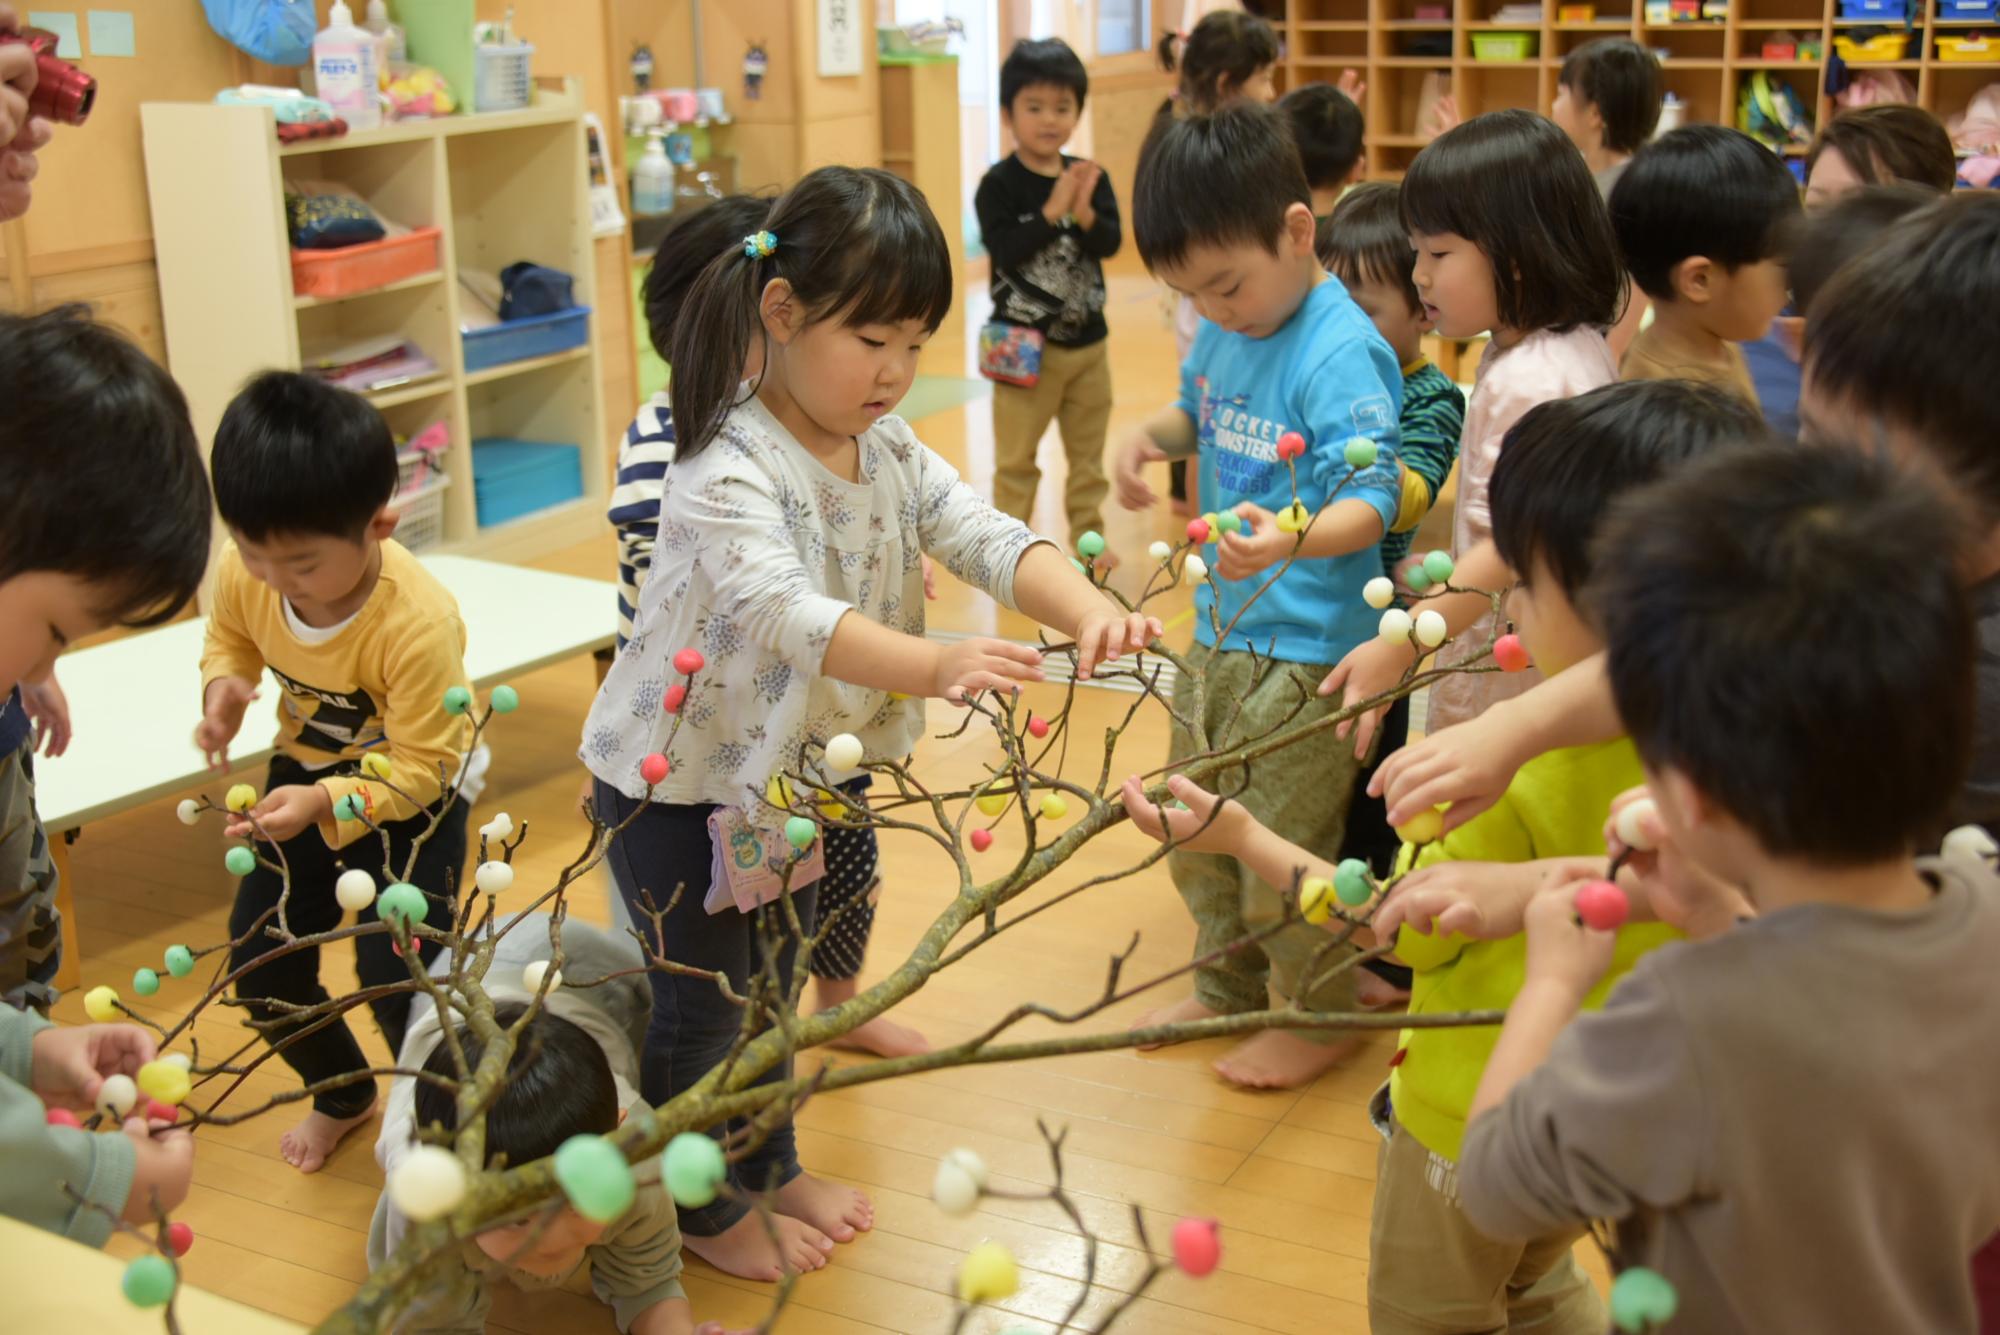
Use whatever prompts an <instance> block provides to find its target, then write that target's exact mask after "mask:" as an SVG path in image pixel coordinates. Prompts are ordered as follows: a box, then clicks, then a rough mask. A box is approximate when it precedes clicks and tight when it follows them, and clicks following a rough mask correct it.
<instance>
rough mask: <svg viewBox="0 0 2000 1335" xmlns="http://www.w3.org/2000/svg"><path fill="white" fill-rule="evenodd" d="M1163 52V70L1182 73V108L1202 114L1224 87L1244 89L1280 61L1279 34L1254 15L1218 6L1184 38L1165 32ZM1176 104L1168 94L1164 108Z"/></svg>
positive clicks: (1217, 101) (1212, 106)
mask: <svg viewBox="0 0 2000 1335" xmlns="http://www.w3.org/2000/svg"><path fill="white" fill-rule="evenodd" d="M1158 54H1159V57H1160V68H1161V69H1163V70H1165V71H1166V72H1167V73H1169V74H1172V73H1174V72H1175V71H1176V70H1178V71H1179V72H1180V85H1179V88H1178V90H1177V92H1176V97H1178V99H1179V101H1180V110H1181V111H1182V112H1185V113H1187V114H1188V115H1195V116H1198V115H1203V114H1205V113H1207V112H1211V111H1214V110H1215V109H1216V108H1217V107H1218V106H1220V105H1221V104H1222V102H1223V97H1224V94H1223V89H1224V88H1225V87H1227V88H1241V87H1242V86H1243V85H1244V84H1246V83H1248V82H1250V80H1252V79H1254V78H1256V77H1257V71H1258V70H1261V69H1263V68H1264V67H1265V66H1266V65H1275V64H1277V63H1278V54H1279V52H1278V33H1277V30H1276V29H1274V28H1273V27H1272V26H1271V25H1270V24H1268V23H1266V22H1264V20H1262V19H1260V18H1258V17H1257V16H1256V15H1254V14H1246V13H1244V12H1243V11H1242V10H1237V9H1218V10H1215V11H1213V12H1211V13H1208V14H1204V15H1203V16H1202V19H1201V22H1199V23H1197V24H1195V25H1194V31H1193V32H1191V33H1189V34H1188V35H1187V38H1186V40H1185V41H1184V40H1182V38H1181V35H1180V34H1179V33H1175V32H1169V33H1165V34H1163V35H1162V36H1161V38H1160V44H1159V47H1158ZM1173 105H1174V99H1172V98H1169V99H1168V101H1167V105H1166V106H1165V107H1163V108H1161V110H1162V111H1166V110H1169V109H1171V108H1172V107H1173Z"/></svg>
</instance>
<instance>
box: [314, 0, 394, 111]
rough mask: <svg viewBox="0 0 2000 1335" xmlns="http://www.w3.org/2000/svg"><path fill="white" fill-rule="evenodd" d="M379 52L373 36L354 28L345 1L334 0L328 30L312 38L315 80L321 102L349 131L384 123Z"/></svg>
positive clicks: (325, 29)
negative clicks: (342, 121) (377, 64)
mask: <svg viewBox="0 0 2000 1335" xmlns="http://www.w3.org/2000/svg"><path fill="white" fill-rule="evenodd" d="M376 50H377V44H376V39H375V37H374V35H373V34H371V33H368V32H365V31H363V30H362V29H360V28H357V27H355V26H354V15H353V13H352V12H351V11H350V10H349V9H348V8H347V3H346V0H333V9H332V11H331V12H329V13H328V14H327V18H326V27H324V28H322V29H321V30H320V31H319V33H318V35H317V36H315V37H314V38H313V81H314V83H315V85H316V86H317V87H318V89H319V97H320V100H321V101H323V102H325V103H326V104H327V105H328V106H330V107H332V108H333V114H334V115H336V116H338V117H340V118H341V119H342V120H344V121H346V122H347V128H348V129H350V130H372V129H374V128H375V127H376V126H378V125H380V124H381V123H382V104H381V101H380V96H379V94H380V89H381V82H380V79H379V76H378V71H377V69H376V64H375V56H376Z"/></svg>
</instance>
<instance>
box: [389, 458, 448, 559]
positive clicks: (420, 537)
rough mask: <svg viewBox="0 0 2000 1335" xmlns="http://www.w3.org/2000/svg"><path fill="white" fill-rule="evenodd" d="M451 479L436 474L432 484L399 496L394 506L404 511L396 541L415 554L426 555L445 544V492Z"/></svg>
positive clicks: (430, 482)
mask: <svg viewBox="0 0 2000 1335" xmlns="http://www.w3.org/2000/svg"><path fill="white" fill-rule="evenodd" d="M450 485H451V479H450V478H448V477H446V476H445V475H444V474H443V473H439V472H433V473H432V474H431V478H430V481H429V482H426V483H425V484H424V485H423V486H421V487H418V488H417V489H416V490H415V491H409V492H397V493H396V499H395V500H394V501H393V502H391V504H393V505H394V506H395V507H396V508H397V509H398V510H400V511H402V514H403V517H402V520H401V522H399V523H398V524H397V525H396V541H397V542H400V543H402V544H403V546H404V547H405V548H407V549H408V550H410V551H413V552H427V551H430V550H431V549H432V548H433V547H437V546H439V545H441V544H442V543H443V542H444V490H445V488H446V487H449V486H450Z"/></svg>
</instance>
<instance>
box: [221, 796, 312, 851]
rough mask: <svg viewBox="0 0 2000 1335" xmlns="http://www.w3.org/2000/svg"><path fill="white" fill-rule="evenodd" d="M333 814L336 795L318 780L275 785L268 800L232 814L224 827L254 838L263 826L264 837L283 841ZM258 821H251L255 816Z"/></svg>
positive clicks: (235, 835)
mask: <svg viewBox="0 0 2000 1335" xmlns="http://www.w3.org/2000/svg"><path fill="white" fill-rule="evenodd" d="M332 814H333V798H332V796H330V795H329V794H328V793H327V791H326V789H324V788H322V787H320V786H319V785H318V784H316V783H293V784H287V785H285V786H284V787H283V788H273V789H272V790H271V791H270V792H268V793H266V794H264V800H263V801H261V802H259V803H258V804H257V805H256V806H254V807H251V808H250V810H249V811H247V812H245V813H244V814H243V815H240V816H237V815H232V816H230V818H229V823H228V824H227V825H226V826H224V827H223V833H224V834H225V835H227V836H228V837H229V838H231V839H254V838H257V837H258V834H257V831H258V828H259V827H262V829H263V832H264V833H263V836H262V837H263V838H265V839H268V840H270V841H271V842H272V843H274V844H280V843H283V842H284V841H285V840H287V839H289V838H291V837H292V836H293V835H295V834H297V833H299V832H300V831H301V830H308V829H311V828H312V827H313V826H314V825H317V824H318V823H319V822H320V821H322V820H325V819H326V818H327V817H329V816H331V815H332ZM253 816H254V817H256V824H255V825H252V824H251V820H250V818H251V817H253Z"/></svg>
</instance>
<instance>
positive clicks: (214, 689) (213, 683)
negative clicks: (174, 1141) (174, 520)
mask: <svg viewBox="0 0 2000 1335" xmlns="http://www.w3.org/2000/svg"><path fill="white" fill-rule="evenodd" d="M209 458H210V469H211V471H212V473H213V475H214V482H215V499H216V507H217V509H218V510H220V512H221V514H222V520H223V522H224V523H225V524H227V525H228V526H229V533H230V537H231V538H232V539H233V540H234V542H233V545H232V546H230V547H228V548H225V549H224V551H223V553H222V555H221V558H220V560H219V561H218V563H217V565H216V571H215V584H214V595H213V602H212V605H211V606H210V608H209V616H208V642H207V645H206V647H205V648H204V650H203V653H202V664H201V676H202V721H201V726H200V727H198V728H197V729H196V730H195V742H196V744H197V745H198V746H200V747H201V749H202V751H203V753H204V754H205V755H206V756H207V757H208V758H209V762H210V764H211V765H213V766H214V767H215V768H217V769H218V770H221V769H226V768H227V764H228V750H229V743H230V740H231V739H232V738H234V737H235V736H236V733H237V731H238V729H240V728H241V727H242V726H243V713H244V710H245V709H246V708H247V707H248V706H249V704H250V702H251V701H252V700H254V699H256V698H257V682H258V679H259V678H260V676H261V675H262V673H263V670H264V669H265V668H267V667H268V668H269V669H270V670H271V675H272V676H274V677H276V678H277V679H278V682H279V684H280V685H281V687H282V688H283V694H282V695H281V697H280V699H279V702H278V717H279V723H280V725H281V731H280V737H279V742H278V753H277V755H275V756H273V757H272V759H271V770H270V782H269V785H268V786H267V787H266V789H265V792H264V796H263V799H262V800H261V801H260V802H258V803H257V804H256V806H254V807H253V808H252V809H251V810H250V812H249V813H248V815H247V816H236V817H232V818H231V820H230V822H229V826H228V834H229V836H230V837H231V838H248V837H253V836H254V834H255V830H254V829H253V826H252V824H251V818H252V817H254V818H255V821H256V826H257V828H260V829H261V832H262V838H263V839H265V840H268V841H270V842H269V843H260V844H259V846H258V852H259V854H260V855H261V857H262V860H263V862H266V863H276V862H277V861H278V856H277V855H278V853H280V852H282V854H283V859H284V865H286V866H287V867H288V868H289V870H290V874H291V885H292V893H291V896H290V898H289V899H287V900H286V902H285V917H286V923H287V925H288V926H289V927H290V929H291V931H292V933H293V935H294V936H306V935H309V934H311V933H315V932H324V931H329V930H331V929H332V928H334V927H337V926H339V924H340V914H341V910H340V906H339V905H338V904H337V903H336V902H335V899H334V895H333V886H334V881H335V880H336V879H338V878H339V876H340V875H341V873H342V872H344V871H348V870H354V869H359V870H362V871H366V872H367V873H369V875H370V876H371V877H373V878H374V880H375V883H376V887H377V889H378V890H379V889H380V888H382V887H383V886H386V885H388V884H390V883H393V882H396V881H404V880H407V881H409V882H411V883H412V884H414V885H416V886H418V887H419V888H421V889H422V890H423V891H424V892H425V893H426V894H427V895H429V896H431V915H432V916H433V918H435V917H437V916H438V915H440V914H442V913H446V912H448V911H449V908H450V904H451V900H450V895H451V893H452V892H453V891H454V890H455V889H456V887H457V884H458V880H459V875H460V872H461V871H462V870H463V867H464V863H465V846H466V837H465V808H464V806H463V805H461V804H457V803H454V804H453V805H452V807H451V808H450V809H449V810H448V811H446V812H445V813H444V816H443V819H442V820H441V821H439V823H438V827H437V829H436V831H435V832H433V833H432V834H431V835H430V837H429V839H427V840H426V841H425V842H424V843H423V846H422V847H421V848H420V849H418V850H417V855H416V863H415V867H414V869H412V868H411V866H410V854H411V850H412V848H413V847H414V846H415V845H416V842H417V840H418V838H419V837H420V836H421V835H423V834H424V832H425V831H426V830H428V829H429V828H430V825H431V821H432V817H433V814H434V813H435V812H436V810H437V808H438V805H439V804H440V803H441V801H442V800H443V796H444V793H443V789H442V786H441V784H440V781H439V775H440V773H443V774H445V775H448V776H455V775H456V774H457V772H458V768H459V765H460V764H461V763H462V759H463V756H464V753H465V747H466V743H467V742H468V740H469V738H470V731H471V730H470V727H469V725H468V723H467V721H466V719H465V718H464V717H463V716H462V715H463V712H464V711H463V710H460V711H459V714H457V715H454V714H453V713H451V712H449V711H448V710H447V709H446V707H445V693H446V692H447V691H448V690H450V689H451V688H453V687H463V686H464V685H465V681H466V676H465V624H464V622H462V621H461V620H460V619H459V615H458V603H457V600H455V599H454V598H453V597H452V596H451V594H450V592H449V591H448V590H446V589H445V588H444V586H443V585H441V584H439V583H438V582H437V581H436V580H435V579H433V578H432V577H431V576H430V574H429V573H428V572H427V571H425V570H424V568H423V567H422V566H421V565H420V564H419V563H418V562H417V559H416V558H415V557H413V556H411V555H410V554H409V552H407V551H405V550H404V549H403V548H402V547H401V546H400V545H399V544H397V543H395V542H392V541H389V535H390V534H391V533H393V532H394V531H395V528H396V519H397V515H396V512H395V511H394V510H392V509H390V502H391V500H392V498H393V497H394V495H395V491H396V446H395V441H394V440H393V439H392V438H391V436H390V434H389V427H388V425H387V423H385V422H384V421H383V420H382V417H381V414H379V413H377V412H376V411H375V409H374V408H373V407H371V406H370V405H369V404H368V403H367V402H365V401H364V400H362V399H361V398H359V397H357V396H355V395H353V394H349V393H347V392H346V391H344V390H338V389H335V388H333V387H332V386H330V385H327V384H325V383H323V382H321V381H318V380H315V379H313V378H311V377H310V376H304V375H299V374H297V373H294V372H279V371H273V372H269V373H266V374H264V375H261V376H259V377H257V378H256V379H255V380H253V381H251V382H250V384H249V385H247V386H246V387H245V388H244V390H243V392H242V393H241V394H239V395H237V396H236V399H235V400H234V402H232V403H231V404H230V405H229V409H228V411H227V412H225V413H224V414H223V417H222V424H221V426H220V427H219V428H218V429H217V431H216V436H215V447H214V449H213V450H212V451H211V453H210V456H209ZM375 757H380V758H381V759H380V760H378V759H375ZM364 759H367V760H368V762H369V766H368V768H369V769H372V770H374V771H375V772H376V774H377V775H380V774H382V771H381V768H380V767H381V765H382V764H383V762H385V761H386V763H387V770H386V782H381V781H377V779H376V778H373V777H370V776H369V775H368V773H367V772H366V771H364V769H363V766H362V761H363V760H364ZM395 790H400V793H401V794H408V795H409V796H410V797H413V798H415V799H416V801H417V802H420V803H422V804H424V805H422V806H419V805H416V804H414V803H413V802H411V801H410V800H408V799H407V798H406V797H404V796H401V795H399V792H398V791H395ZM357 807H358V808H359V810H360V812H361V813H362V814H363V815H365V816H366V819H357V818H352V817H348V818H343V816H344V814H345V813H348V812H351V811H353V810H354V809H355V808H357ZM371 822H372V823H373V825H375V826H376V827H378V828H379V829H380V830H381V831H384V832H386V833H387V835H388V843H389V852H388V857H387V858H386V859H385V858H384V852H383V839H382V837H381V835H380V834H378V833H375V832H374V831H372V830H371V829H370V828H369V826H370V823H371ZM273 843H274V844H276V845H277V846H278V847H277V849H275V850H274V849H273V848H272V847H271V844H273ZM283 888H284V884H283V880H282V878H281V877H280V875H279V874H278V873H277V872H276V871H274V870H272V869H271V868H270V867H269V866H265V865H259V866H258V867H257V868H256V869H254V870H253V871H252V872H251V873H250V874H249V875H247V876H245V877H244V878H243V880H242V883H241V884H240V885H239V886H238V887H237V891H236V907H235V909H234V911H233V912H232V913H231V915H230V922H229V932H230V936H231V938H232V939H235V940H236V941H237V942H238V945H237V946H236V948H235V950H234V952H233V953H232V957H231V959H230V967H231V968H232V969H241V968H243V967H244V966H245V965H248V964H251V963H253V962H255V961H256V960H257V959H259V958H260V957H262V956H264V955H266V954H267V953H269V952H270V951H272V950H273V949H274V948H275V947H276V946H277V945H278V941H277V939H276V938H275V937H274V936H272V935H270V934H269V932H268V931H267V930H264V929H262V928H259V929H258V930H256V931H253V930H252V929H253V928H257V927H258V924H259V920H260V919H268V922H267V923H266V926H267V927H275V926H276V923H277V914H276V913H275V912H274V910H275V909H276V908H277V907H278V903H279V898H280V896H281V893H282V891H283ZM359 920H360V921H361V922H364V923H367V922H373V921H375V920H376V914H375V906H374V905H373V904H371V905H369V906H368V907H367V908H365V909H363V910H361V913H360V915H359ZM354 946H355V963H356V969H357V972H358V973H359V974H360V978H361V985H362V986H363V987H364V988H367V987H377V986H382V985H385V984H389V983H394V982H398V981H400V980H403V979H407V978H408V977H409V969H408V966H407V965H405V964H404V962H403V961H402V960H400V959H398V958H397V957H396V955H395V952H394V943H393V942H392V941H391V939H390V938H389V937H388V936H387V935H386V934H383V933H371V934H369V935H366V936H361V937H357V938H355V943H354ZM420 949H421V951H422V953H423V955H424V958H425V959H426V960H428V959H429V958H430V956H432V955H433V954H435V953H436V951H437V946H436V944H435V943H426V944H425V945H423V946H422V947H420ZM236 993H237V995H238V996H239V997H241V998H243V999H244V1000H246V1001H249V1002H250V1003H251V1005H250V1007H249V1010H250V1014H251V1015H252V1016H253V1017H254V1018H256V1019H259V1020H271V1019H276V1018H279V1017H280V1016H282V1015H284V1014H286V1013H288V1012H289V1010H290V1007H283V1006H272V1005H269V1004H265V1003H268V1002H273V1001H277V1002H285V1003H290V1006H291V1007H298V1006H310V1005H313V1004H315V1003H318V1002H322V1001H325V1000H326V999H327V992H326V989H325V988H323V987H322V986H321V985H320V981H319V952H318V951H317V950H302V951H295V952H292V953H290V954H287V955H283V956H280V957H278V958H276V959H273V960H271V961H270V962H269V963H267V964H264V965H262V966H261V967H258V968H254V969H251V970H250V971H249V972H248V973H246V974H244V975H243V977H242V979H241V980H240V981H239V982H238V983H237V986H236ZM370 1008H371V1009H372V1010H373V1011H374V1012H375V1019H376V1022H377V1023H378V1024H379V1025H381V1027H382V1033H383V1036H384V1037H385V1038H386V1039H387V1040H388V1045H389V1050H390V1051H391V1052H394V1051H396V1050H397V1049H398V1048H399V1047H400V1046H401V1045H402V1041H403V1030H404V1028H405V1026H406V1024H407V1022H408V1019H409V1011H410V996H409V994H407V993H403V994H399V995H395V996H390V997H384V998H382V999H380V1000H377V1001H373V1002H371V1003H370ZM306 1027H307V1026H306V1025H303V1024H302V1025H298V1026H280V1027H277V1028H272V1029H266V1030H265V1031H264V1033H265V1037H266V1038H267V1039H268V1040H270V1041H271V1042H273V1043H274V1044H275V1043H278V1042H281V1041H285V1040H289V1042H288V1043H287V1045H286V1046H285V1047H284V1048H283V1049H282V1050H281V1051H282V1055H283V1056H284V1058H285V1061H286V1062H287V1063H289V1064H290V1066H291V1067H292V1069H293V1070H295V1071H297V1072H298V1073H299V1076H300V1078H301V1079H302V1080H304V1081H305V1083H306V1085H307V1086H308V1087H314V1086H319V1085H322V1084H323V1083H325V1082H328V1081H335V1082H338V1083H336V1084H335V1085H334V1086H333V1087H330V1088H325V1089H320V1090H318V1092H316V1093H315V1094H314V1095H313V1100H312V1111H311V1112H310V1113H308V1114H307V1115H306V1118H305V1120H304V1121H302V1122H301V1123H300V1124H299V1125H298V1126H297V1127H295V1128H294V1129H292V1130H291V1131H288V1132H286V1133H285V1136H284V1138H283V1140H282V1141H281V1142H280V1149H281V1151H282V1152H283V1154H284V1156H285V1159H286V1161H287V1162H289V1163H291V1164H292V1166H294V1167H295V1168H297V1169H299V1170H300V1171H301V1172H306V1173H310V1172H314V1171H316V1170H317V1169H318V1168H319V1167H320V1166H321V1165H322V1164H323V1163H324V1162H325V1161H326V1156H327V1155H328V1154H330V1153H331V1152H332V1150H333V1148H334V1146H335V1145H337V1144H338V1143H339V1142H340V1138H341V1137H342V1136H343V1135H345V1134H346V1133H347V1132H348V1131H349V1130H351V1129H352V1128H353V1127H354V1126H356V1125H358V1124H359V1123H360V1122H362V1121H365V1120H366V1119H367V1118H368V1116H369V1115H370V1114H371V1112H372V1110H373V1108H374V1104H375V1084H374V1081H373V1080H372V1079H369V1078H367V1077H366V1076H363V1075H360V1074H358V1073H361V1072H365V1071H367V1070H368V1069H369V1065H370V1064H369V1062H368V1060H367V1059H366V1058H365V1057H364V1056H363V1055H362V1052H361V1047H360V1044H359V1043H357V1042H356V1041H355V1038H354V1034H353V1032H352V1031H351V1030H349V1029H348V1027H347V1024H346V1023H345V1021H343V1020H341V1019H339V1018H337V1017H336V1018H335V1019H334V1020H333V1022H332V1023H331V1024H328V1025H325V1026H324V1027H323V1028H320V1029H317V1030H315V1031H313V1032H311V1033H304V1032H302V1031H303V1029H304V1028H306ZM345 1076H353V1077H354V1078H353V1079H351V1080H346V1081H341V1079H340V1078H341V1077H345Z"/></svg>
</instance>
